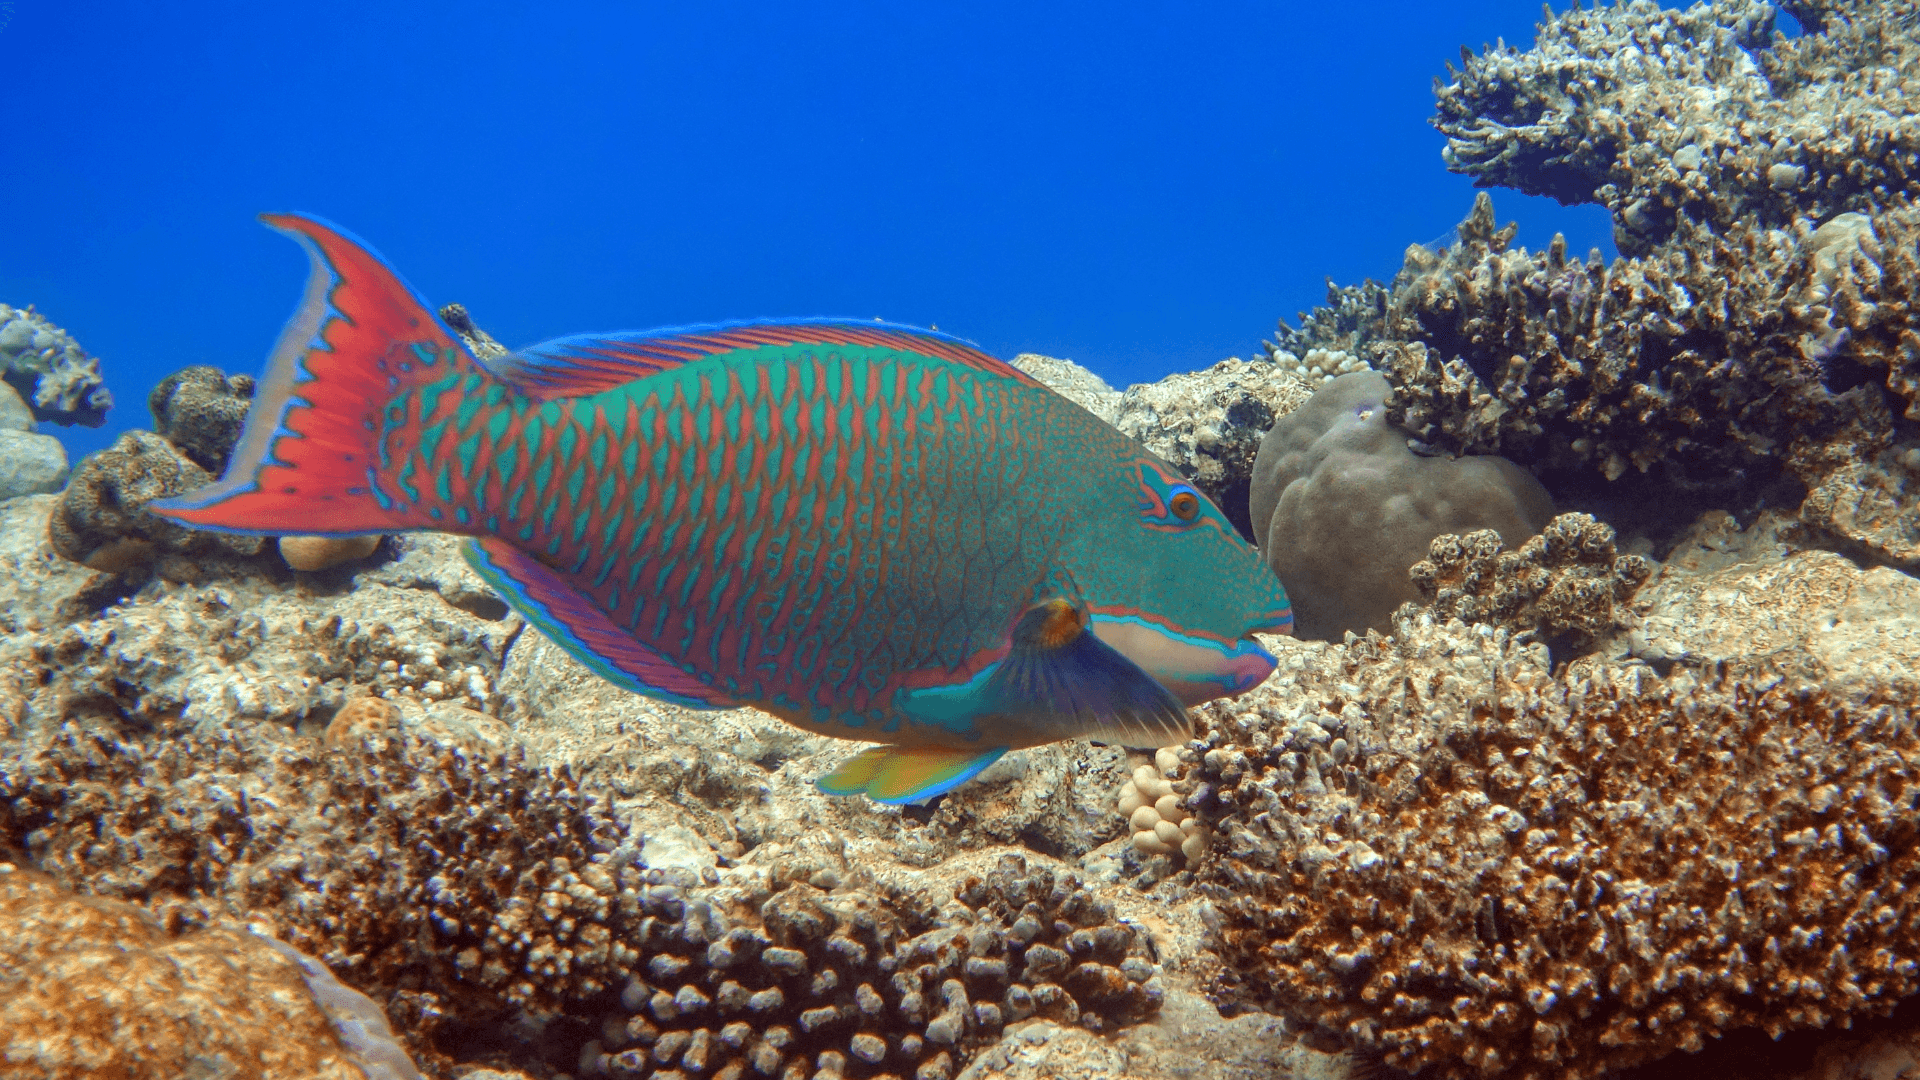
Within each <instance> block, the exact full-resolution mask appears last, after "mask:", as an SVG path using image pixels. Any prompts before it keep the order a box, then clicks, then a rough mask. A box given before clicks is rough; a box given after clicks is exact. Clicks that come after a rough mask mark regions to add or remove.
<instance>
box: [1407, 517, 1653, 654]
mask: <svg viewBox="0 0 1920 1080" xmlns="http://www.w3.org/2000/svg"><path fill="white" fill-rule="evenodd" d="M1652 573H1653V564H1652V563H1650V562H1648V561H1647V560H1646V559H1645V558H1642V557H1641V556H1638V555H1618V554H1616V553H1615V552H1614V548H1613V529H1612V528H1610V527H1608V526H1607V525H1605V524H1603V523H1601V522H1598V521H1595V520H1594V519H1593V518H1592V517H1590V516H1589V515H1586V514H1561V515H1560V516H1559V517H1556V518H1554V519H1553V520H1552V521H1550V522H1548V523H1547V526H1546V528H1544V529H1542V530H1540V534H1539V535H1537V536H1535V537H1533V538H1532V539H1530V540H1528V541H1527V542H1526V543H1525V544H1522V545H1521V546H1520V550H1518V551H1507V550H1505V545H1503V544H1502V543H1501V541H1500V534H1499V533H1497V532H1494V531H1493V530H1492V529H1482V530H1480V531H1479V532H1474V533H1468V534H1467V535H1466V536H1454V535H1451V534H1449V535H1446V536H1437V537H1434V540H1433V546H1432V548H1431V549H1430V550H1429V553H1428V555H1427V557H1426V558H1425V559H1422V560H1421V561H1419V562H1417V563H1414V564H1413V568H1412V569H1411V570H1410V571H1408V576H1410V577H1411V578H1412V579H1413V583H1414V585H1415V587H1417V588H1418V589H1419V590H1420V596H1421V598H1422V599H1423V600H1425V601H1426V603H1427V604H1428V605H1429V607H1430V608H1431V609H1432V611H1433V615H1434V617H1435V618H1437V619H1441V620H1446V619H1459V620H1460V621H1462V622H1466V623H1490V624H1493V625H1497V626H1504V627H1506V628H1507V629H1509V630H1512V631H1514V632H1515V633H1516V634H1526V635H1537V636H1540V637H1572V638H1574V639H1576V640H1577V641H1579V642H1585V641H1587V640H1590V639H1591V638H1593V637H1594V636H1596V635H1600V634H1605V633H1607V632H1609V631H1611V630H1614V629H1616V628H1619V627H1620V626H1622V625H1623V620H1622V615H1623V614H1624V613H1625V606H1626V603H1627V601H1628V600H1629V599H1631V598H1632V596H1633V593H1634V590H1635V589H1638V588H1639V587H1640V585H1641V583H1643V582H1645V581H1646V580H1647V578H1648V577H1649V576H1650V575H1651V574H1652Z"/></svg>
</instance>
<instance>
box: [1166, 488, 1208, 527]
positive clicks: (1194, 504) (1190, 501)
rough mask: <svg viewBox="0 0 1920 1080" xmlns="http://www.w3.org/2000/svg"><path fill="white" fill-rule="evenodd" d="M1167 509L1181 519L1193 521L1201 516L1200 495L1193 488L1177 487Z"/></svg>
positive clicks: (1168, 501)
mask: <svg viewBox="0 0 1920 1080" xmlns="http://www.w3.org/2000/svg"><path fill="white" fill-rule="evenodd" d="M1167 509H1169V510H1171V511H1173V516H1174V517H1177V518H1179V519H1180V520H1181V521H1192V520H1193V519H1194V518H1196V517H1199V516H1200V496H1198V495H1196V494H1194V492H1193V489H1192V488H1188V487H1182V488H1175V489H1174V492H1173V498H1171V499H1168V500H1167Z"/></svg>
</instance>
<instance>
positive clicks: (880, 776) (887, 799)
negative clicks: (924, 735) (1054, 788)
mask: <svg viewBox="0 0 1920 1080" xmlns="http://www.w3.org/2000/svg"><path fill="white" fill-rule="evenodd" d="M1006 752H1007V748H1006V747H1004V746H996V747H993V748H992V749H989V750H974V749H955V748H953V747H946V746H876V747H873V748H872V749H870V750H865V751H862V752H861V753H860V754H859V755H857V756H855V757H854V758H853V759H852V760H850V761H848V762H847V763H846V764H844V765H842V766H840V767H839V768H837V769H835V770H833V771H832V772H830V773H828V774H827V775H825V776H823V777H821V778H820V779H818V780H815V781H814V784H815V786H817V787H819V789H820V790H821V791H824V792H826V793H827V794H829V795H861V794H864V795H866V796H867V797H868V798H870V799H872V800H873V801H874V802H881V803H906V802H918V801H919V800H921V799H931V798H933V797H934V796H935V795H944V794H946V793H947V792H949V791H952V790H953V789H954V788H957V787H959V786H960V785H961V784H964V783H966V782H967V781H969V780H971V779H973V778H974V777H976V776H978V775H980V770H982V769H984V768H986V767H987V766H989V765H991V764H993V763H994V762H996V761H998V760H1000V755H1002V754H1004V753H1006Z"/></svg>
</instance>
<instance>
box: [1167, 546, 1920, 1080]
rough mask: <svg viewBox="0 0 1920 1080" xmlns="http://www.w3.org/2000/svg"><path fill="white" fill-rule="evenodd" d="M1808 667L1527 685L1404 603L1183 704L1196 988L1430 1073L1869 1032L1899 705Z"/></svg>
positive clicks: (1874, 684) (1894, 893) (1882, 964)
mask: <svg viewBox="0 0 1920 1080" xmlns="http://www.w3.org/2000/svg"><path fill="white" fill-rule="evenodd" d="M1824 565H1825V564H1823V563H1820V562H1818V561H1817V560H1816V561H1814V562H1812V563H1808V564H1804V567H1803V572H1806V571H1807V570H1812V571H1813V572H1814V573H1816V574H1825V573H1835V572H1837V571H1828V570H1824V569H1819V568H1820V567H1824ZM1783 587H1785V588H1789V589H1790V590H1792V591H1791V592H1790V593H1788V594H1786V595H1792V596H1800V597H1804V596H1806V595H1807V594H1808V591H1809V590H1816V589H1820V590H1825V589H1830V588H1831V586H1828V585H1816V584H1815V581H1814V579H1812V578H1809V579H1807V580H1805V581H1803V582H1801V583H1798V584H1794V585H1783ZM1909 591H1910V590H1909ZM1862 630H1864V631H1865V632H1866V633H1868V634H1869V635H1873V634H1874V633H1875V631H1874V628H1872V627H1863V628H1859V629H1850V630H1847V631H1846V632H1847V633H1849V634H1851V635H1854V636H1857V635H1858V634H1859V633H1860V632H1861V631H1862ZM1873 640H1874V641H1881V642H1882V643H1883V644H1882V647H1884V641H1885V639H1881V638H1878V637H1875V638H1873ZM1903 640H1904V639H1903ZM1915 644H1916V643H1915V642H1912V641H1905V643H1904V645H1903V646H1902V647H1903V648H1904V649H1905V650H1906V652H1905V653H1903V654H1902V655H1907V654H1911V653H1912V651H1913V646H1914V645H1915ZM1862 646H1863V648H1865V649H1867V650H1869V651H1871V650H1872V649H1873V648H1874V646H1873V645H1871V644H1868V643H1866V642H1863V643H1862ZM1822 655H1825V654H1816V653H1814V652H1811V651H1808V650H1805V649H1801V648H1789V649H1786V650H1783V651H1782V652H1779V653H1776V654H1774V655H1773V656H1770V657H1766V658H1757V659H1750V660H1743V661H1736V662H1724V663H1716V664H1711V665H1708V666H1702V667H1685V666H1683V667H1676V668H1675V669H1674V670H1673V672H1672V674H1671V675H1669V676H1668V677H1665V678H1663V677H1661V676H1660V675H1659V674H1657V673H1656V672H1655V671H1654V669H1652V668H1649V667H1647V666H1644V665H1640V664H1637V663H1628V664H1625V665H1622V664H1616V663H1611V662H1602V661H1598V660H1588V661H1584V662H1579V663H1576V664H1574V665H1572V667H1571V668H1570V669H1569V670H1568V671H1567V672H1566V674H1564V675H1563V676H1560V677H1556V676H1555V675H1554V674H1552V673H1550V672H1549V670H1548V668H1547V666H1546V663H1547V657H1546V651H1545V649H1544V648H1541V647H1538V646H1534V647H1525V646H1522V645H1519V644H1518V643H1516V642H1514V641H1513V639H1512V638H1511V637H1510V635H1509V633H1508V632H1507V631H1506V630H1504V629H1500V628H1495V627H1490V626H1475V627H1468V626H1465V625H1463V624H1461V623H1459V622H1457V621H1456V622H1451V623H1442V622H1437V621H1435V619H1434V618H1433V617H1432V616H1431V615H1430V614H1428V613H1425V612H1419V611H1415V610H1409V611H1408V612H1406V613H1404V614H1403V615H1402V616H1401V618H1400V619H1399V620H1398V621H1397V623H1396V626H1395V628H1394V636H1393V637H1391V638H1381V637H1378V636H1376V635H1369V636H1368V637H1367V638H1364V639H1359V640H1353V641H1350V642H1349V643H1348V644H1346V645H1333V646H1316V645H1311V644H1308V645H1304V646H1301V647H1299V648H1298V649H1296V650H1294V651H1293V652H1292V653H1291V654H1290V655H1289V656H1288V657H1286V658H1285V659H1283V664H1282V667H1281V670H1280V672H1279V673H1278V675H1277V676H1276V678H1275V679H1273V680H1272V681H1270V682H1269V683H1268V684H1267V685H1266V686H1265V687H1262V688H1261V689H1259V690H1257V691H1256V692H1255V693H1253V694H1251V695H1249V696H1248V697H1246V698H1242V699H1239V700H1237V701H1232V702H1225V703H1213V704H1209V705H1207V706H1204V707H1202V708H1201V709H1200V710H1198V712H1199V714H1200V720H1201V723H1202V725H1203V728H1204V731H1203V733H1202V735H1201V738H1200V741H1199V742H1198V743H1197V744H1196V745H1195V747H1194V750H1193V751H1191V752H1192V753H1193V754H1194V755H1195V757H1194V759H1193V760H1194V762H1195V764H1196V766H1197V779H1198V784H1197V786H1196V789H1195V792H1194V794H1193V795H1192V796H1191V797H1190V799H1189V800H1188V802H1189V804H1190V805H1191V806H1192V807H1194V808H1195V809H1196V810H1197V811H1198V812H1199V813H1200V814H1201V816H1202V817H1203V818H1204V819H1205V820H1206V821H1207V822H1208V823H1209V826H1210V827H1211V828H1212V829H1213V830H1215V831H1216V832H1217V833H1218V834H1219V836H1220V840H1219V841H1218V842H1217V843H1216V845H1215V851H1216V856H1215V858H1214V859H1212V860H1210V861H1209V862H1208V863H1207V864H1206V865H1205V867H1204V868H1203V869H1204V873H1203V880H1202V882H1201V886H1200V887H1201V888H1202V890H1203V891H1205V892H1206V893H1208V894H1209V895H1211V897H1212V898H1213V902H1214V903H1215V904H1216V905H1218V907H1219V911H1220V915H1221V925H1222V929H1221V934H1220V941H1219V947H1220V950H1221V955H1222V959H1223V961H1224V964H1223V973H1222V975H1221V976H1220V979H1219V981H1218V984H1217V987H1216V989H1217V992H1218V994H1219V995H1220V996H1221V997H1222V998H1223V999H1227V1000H1233V1001H1237V1002H1243V1003H1249V1004H1257V1005H1260V1006H1263V1007H1266V1008H1270V1009H1274V1010H1278V1011H1281V1012H1284V1013H1287V1014H1290V1015H1293V1016H1295V1017H1299V1018H1301V1019H1303V1020H1305V1021H1306V1022H1308V1023H1310V1024H1312V1025H1315V1026H1317V1028H1318V1029H1320V1030H1322V1031H1326V1032H1328V1033H1331V1034H1333V1035H1336V1036H1337V1037H1339V1038H1340V1039H1342V1040H1345V1041H1347V1042H1349V1043H1351V1044H1353V1045H1355V1046H1357V1047H1359V1048H1361V1049H1362V1050H1363V1051H1364V1052H1366V1053H1370V1054H1374V1055H1377V1056H1378V1057H1379V1058H1380V1059H1381V1060H1383V1061H1384V1062H1385V1063H1386V1064H1387V1065H1390V1066H1392V1067H1394V1068H1398V1069H1404V1070H1407V1071H1410V1072H1412V1071H1418V1072H1419V1074H1420V1075H1421V1076H1423V1077H1434V1078H1447V1080H1465V1078H1476V1080H1491V1078H1496V1077H1499V1078H1522V1077H1526V1078H1541V1080H1545V1078H1547V1077H1566V1078H1570V1080H1582V1078H1592V1077H1597V1076H1600V1075H1602V1074H1603V1073H1607V1072H1610V1071H1612V1070H1616V1069H1621V1068H1626V1067H1629V1066H1632V1065H1636V1064H1639V1063H1642V1062H1646V1061H1650V1060H1652V1059H1654V1058H1657V1057H1660V1056H1662V1055H1664V1054H1667V1053H1670V1052H1673V1051H1697V1050H1700V1049H1701V1048H1702V1047H1703V1046H1704V1045H1706V1043H1707V1042H1708V1041H1710V1040H1713V1039H1715V1038H1717V1037H1719V1036H1721V1035H1724V1034H1726V1033H1729V1032H1731V1031H1733V1030H1735V1029H1739V1028H1745V1027H1758V1028H1761V1029H1763V1030H1765V1031H1767V1032H1769V1033H1772V1034H1775V1035H1778V1034H1780V1033H1782V1032H1785V1031H1788V1030H1793V1029H1798V1028H1814V1027H1823V1026H1828V1025H1843V1026H1844V1025H1845V1024H1847V1023H1848V1022H1849V1021H1850V1020H1851V1019H1852V1018H1855V1017H1864V1016H1871V1015H1876V1014H1884V1013H1886V1012H1888V1011H1889V1010H1891V1009H1892V1007H1893V1005H1894V1004H1895V1003H1896V1002H1897V1001H1899V1000H1900V999H1901V998H1903V997H1905V996H1907V995H1910V994H1912V993H1914V992H1916V991H1920V964H1916V962H1915V961H1914V959H1913V956H1914V954H1915V951H1916V949H1917V948H1920V900H1916V897H1920V891H1916V887H1917V886H1920V833H1916V831H1915V829H1914V825H1913V822H1914V820H1915V813H1916V809H1917V808H1920V802H1917V801H1920V785H1916V783H1915V780H1916V777H1920V734H1917V731H1920V728H1916V722H1920V715H1917V714H1916V712H1915V708H1914V702H1915V701H1916V700H1920V684H1917V683H1915V682H1914V681H1913V676H1912V671H1913V668H1912V667H1911V659H1910V658H1909V659H1908V660H1907V661H1904V662H1903V661H1899V660H1890V661H1888V663H1891V664H1892V666H1893V667H1894V668H1895V669H1896V670H1899V669H1900V668H1901V667H1902V664H1903V663H1905V664H1906V665H1907V666H1906V667H1905V672H1906V673H1905V674H1904V675H1895V676H1893V677H1892V678H1890V679H1889V678H1886V677H1884V676H1879V675H1873V674H1871V672H1872V671H1873V670H1875V669H1873V668H1871V667H1861V668H1858V669H1856V670H1855V671H1854V673H1852V674H1844V673H1842V672H1841V671H1839V670H1837V669H1834V668H1832V667H1830V666H1829V661H1826V660H1823V659H1821V656H1822ZM1874 663H1876V664H1878V663H1879V661H1874Z"/></svg>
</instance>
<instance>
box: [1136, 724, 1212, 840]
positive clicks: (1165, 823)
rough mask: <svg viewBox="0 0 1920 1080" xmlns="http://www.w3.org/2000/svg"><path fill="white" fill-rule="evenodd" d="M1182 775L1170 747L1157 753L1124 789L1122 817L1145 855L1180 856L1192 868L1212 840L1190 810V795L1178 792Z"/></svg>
mask: <svg viewBox="0 0 1920 1080" xmlns="http://www.w3.org/2000/svg"><path fill="white" fill-rule="evenodd" d="M1180 771H1181V763H1180V756H1179V755H1178V754H1177V753H1175V752H1174V751H1173V750H1172V749H1170V748H1168V747H1161V748H1160V749H1159V750H1157V751H1155V752H1154V755H1153V762H1152V763H1151V764H1143V765H1141V766H1139V767H1138V768H1136V769H1134V770H1133V775H1132V776H1130V777H1128V778H1127V782H1126V783H1124V784H1122V785H1120V796H1119V808H1120V816H1121V817H1124V818H1126V819H1127V827H1128V828H1129V829H1131V830H1132V832H1133V846H1134V848H1135V850H1137V851H1139V852H1140V853H1141V854H1143V855H1171V854H1173V853H1174V852H1176V851H1177V852H1179V853H1180V856H1181V858H1183V859H1185V860H1186V861H1187V862H1188V863H1189V864H1192V863H1194V862H1197V861H1199V859H1200V856H1202V855H1204V854H1206V851H1207V845H1208V843H1209V842H1210V840H1211V839H1212V838H1211V837H1210V836H1209V835H1208V834H1207V830H1206V824H1205V823H1204V822H1202V821H1201V820H1200V818H1199V816H1198V815H1196V814H1194V813H1193V811H1191V810H1189V809H1188V808H1187V804H1186V793H1185V792H1182V791H1178V790H1176V789H1175V788H1174V786H1173V782H1172V778H1173V777H1175V776H1177V775H1178V774H1179V773H1180Z"/></svg>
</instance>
